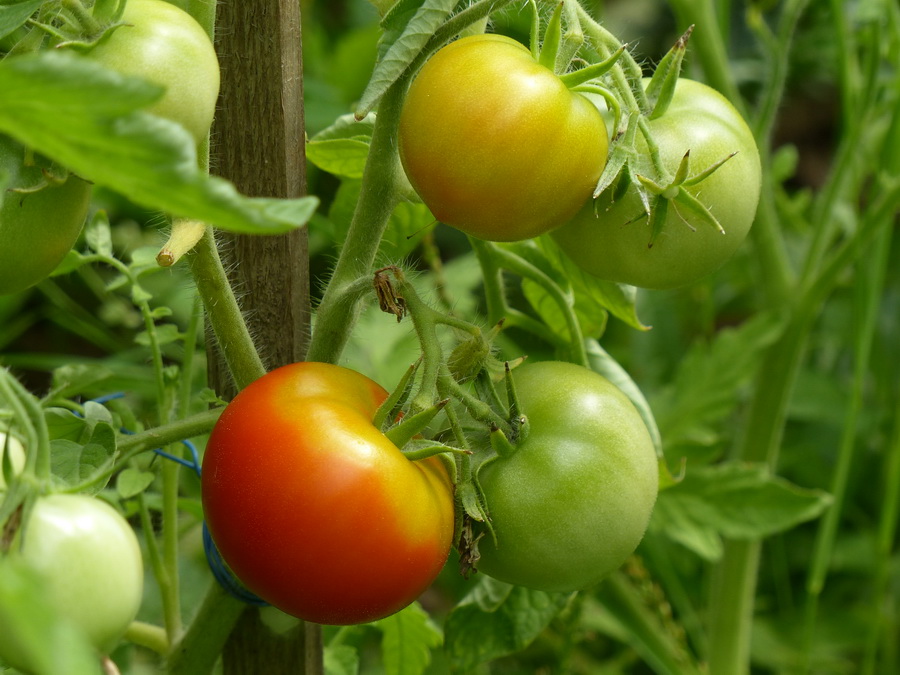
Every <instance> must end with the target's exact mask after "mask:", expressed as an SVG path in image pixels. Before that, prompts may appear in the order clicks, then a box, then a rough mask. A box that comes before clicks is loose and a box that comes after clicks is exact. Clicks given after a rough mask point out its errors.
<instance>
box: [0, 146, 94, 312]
mask: <svg viewBox="0 0 900 675" xmlns="http://www.w3.org/2000/svg"><path fill="white" fill-rule="evenodd" d="M25 156H26V153H25V149H24V148H23V147H22V146H21V145H19V144H18V143H16V142H15V141H13V140H12V139H11V138H9V137H7V136H2V135H0V176H2V175H3V174H4V173H5V174H7V175H8V178H9V183H8V184H7V190H6V192H4V193H3V195H2V199H3V203H2V205H0V295H8V294H10V293H17V292H19V291H21V290H24V289H26V288H28V287H29V286H33V285H34V284H36V283H38V282H39V281H42V280H43V279H45V278H46V277H47V276H48V275H49V274H50V273H51V272H52V271H53V270H54V269H55V268H56V266H57V265H58V264H59V263H60V262H61V261H62V259H63V258H64V257H65V256H66V253H68V252H69V250H70V249H71V248H72V246H73V245H74V244H75V241H76V240H77V239H78V235H79V234H80V233H81V227H82V225H84V219H85V217H86V216H87V212H88V207H89V206H90V203H91V186H90V184H88V183H86V182H85V181H83V180H81V179H80V178H78V177H76V176H69V177H68V178H67V179H66V180H65V182H64V183H61V184H57V183H53V182H52V179H51V181H49V182H48V180H47V179H46V178H45V176H44V173H43V172H44V170H46V169H47V168H48V165H47V163H46V162H42V161H41V160H39V159H36V160H35V162H34V164H33V165H32V166H25V163H24V160H25ZM42 184H45V187H40V186H41V185H42ZM12 188H20V189H26V190H32V189H34V190H35V191H29V192H14V191H12V190H11V189H12ZM36 188H39V189H36Z"/></svg>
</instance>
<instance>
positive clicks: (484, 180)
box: [399, 34, 607, 241]
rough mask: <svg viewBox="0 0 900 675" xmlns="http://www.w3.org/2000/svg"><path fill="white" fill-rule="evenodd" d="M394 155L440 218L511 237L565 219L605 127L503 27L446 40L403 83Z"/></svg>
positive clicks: (596, 157) (587, 181)
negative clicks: (407, 83) (405, 84)
mask: <svg viewBox="0 0 900 675" xmlns="http://www.w3.org/2000/svg"><path fill="white" fill-rule="evenodd" d="M399 149H400V158H401V160H402V163H403V167H404V168H405V170H406V174H407V176H408V177H409V180H410V182H411V183H412V185H413V187H414V188H415V190H416V192H417V193H418V194H419V196H420V197H421V198H422V201H424V202H425V204H426V205H427V206H428V207H429V209H431V212H432V213H433V214H434V217H435V218H437V219H438V220H439V221H440V222H442V223H446V224H447V225H452V226H453V227H456V228H458V229H460V230H462V231H463V232H467V233H468V234H471V235H473V236H475V237H478V238H480V239H486V240H490V241H517V240H521V239H527V238H529V237H534V236H537V235H539V234H542V233H544V232H547V231H548V230H551V229H553V228H555V227H557V226H559V225H561V224H563V223H564V222H566V221H567V220H568V219H569V218H571V217H572V216H573V215H574V214H575V213H576V212H577V211H578V209H579V207H580V206H581V205H582V204H583V203H584V201H585V199H587V198H588V197H589V196H590V194H591V191H592V190H593V189H594V186H595V185H596V183H597V180H598V178H599V177H600V173H601V171H602V170H603V167H604V165H605V163H606V153H607V134H606V126H605V123H604V122H603V119H602V117H601V116H600V113H599V112H598V111H597V109H596V108H595V107H594V106H593V105H592V104H591V103H590V102H589V101H588V100H587V99H586V98H584V97H583V96H581V95H580V94H578V93H576V92H572V91H570V90H569V89H568V88H567V87H566V85H565V84H563V82H562V81H561V80H560V79H559V78H558V77H557V76H556V75H555V74H554V73H553V71H551V70H549V69H548V68H546V67H544V66H543V65H541V64H540V63H538V62H537V61H535V59H534V58H532V55H531V52H530V51H529V50H528V49H526V48H525V47H524V46H523V45H522V44H520V43H518V42H516V41H515V40H512V39H510V38H508V37H504V36H501V35H493V34H487V35H475V36H469V37H465V38H461V39H459V40H457V41H456V42H452V43H450V44H449V45H447V46H446V47H444V48H443V49H441V50H440V51H439V52H437V53H436V54H435V55H434V56H432V57H431V59H430V60H429V61H428V62H427V63H426V64H425V65H424V66H423V67H422V69H421V70H420V71H419V73H418V75H417V76H416V78H415V80H414V81H413V83H412V85H411V86H410V89H409V93H408V94H407V97H406V102H405V104H404V106H403V111H402V113H401V115H400V129H399Z"/></svg>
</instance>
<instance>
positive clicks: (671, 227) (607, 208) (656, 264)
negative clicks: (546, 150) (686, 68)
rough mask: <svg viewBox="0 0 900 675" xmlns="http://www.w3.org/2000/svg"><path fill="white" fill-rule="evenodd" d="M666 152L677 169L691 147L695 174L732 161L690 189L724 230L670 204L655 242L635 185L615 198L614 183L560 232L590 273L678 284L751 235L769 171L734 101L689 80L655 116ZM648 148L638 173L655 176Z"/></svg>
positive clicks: (647, 284) (646, 284)
mask: <svg viewBox="0 0 900 675" xmlns="http://www.w3.org/2000/svg"><path fill="white" fill-rule="evenodd" d="M648 124H649V127H650V130H651V131H652V133H653V138H654V140H655V141H656V142H657V144H658V145H659V153H660V158H661V159H662V163H663V165H664V166H665V167H666V168H667V170H668V171H669V172H670V173H671V174H672V175H674V174H675V172H676V170H677V169H678V166H679V164H680V162H681V160H682V158H683V157H684V155H685V153H686V152H688V151H690V167H691V173H692V174H696V173H700V172H702V171H704V170H706V169H707V168H708V167H710V166H712V165H714V164H716V163H717V162H720V161H721V160H724V159H726V158H727V157H729V155H732V153H736V154H734V156H733V157H731V158H730V159H727V160H726V161H725V163H724V164H722V165H721V166H720V167H719V168H718V169H717V170H716V171H715V172H714V173H713V174H712V175H710V176H708V177H707V178H705V179H704V180H702V181H701V182H699V183H697V184H696V185H692V186H688V187H685V188H684V189H685V190H686V191H687V192H688V193H689V194H690V195H692V196H693V197H696V198H697V199H698V200H699V201H700V202H701V203H702V204H703V205H704V206H705V207H706V208H707V209H708V210H709V212H710V213H711V214H712V215H713V216H715V218H716V219H717V220H718V221H719V223H720V224H721V225H722V228H723V229H724V231H725V232H724V234H722V233H721V232H719V231H718V230H716V229H715V227H713V226H711V225H710V224H708V223H705V222H703V221H702V220H701V219H700V218H699V217H698V216H697V215H696V214H695V213H693V212H691V211H689V210H687V209H685V207H683V206H682V205H680V204H678V203H676V202H671V201H670V202H669V203H668V206H667V209H668V210H667V212H666V219H665V222H664V225H663V227H662V230H661V231H660V232H659V234H658V236H657V237H656V239H655V240H654V241H653V245H652V246H650V243H651V238H652V237H651V228H650V223H649V221H648V219H647V218H646V217H644V216H643V215H642V214H643V206H642V205H641V201H640V197H639V196H638V192H637V189H636V188H635V186H634V185H630V186H629V187H628V189H627V191H626V192H625V194H624V196H621V197H619V198H617V199H616V198H615V194H614V193H615V189H614V188H612V189H608V190H606V191H605V192H604V193H603V194H601V195H600V197H599V198H598V199H597V200H596V202H594V201H593V200H588V201H587V202H585V204H584V206H583V207H582V209H581V211H580V212H579V213H578V214H577V215H576V216H575V217H574V218H573V219H572V220H571V222H569V223H567V224H566V225H565V226H563V227H561V228H559V229H558V230H556V231H554V232H553V234H552V236H553V238H554V239H555V240H556V243H557V244H559V246H560V248H561V249H562V250H563V251H564V252H565V253H566V255H568V256H569V258H571V259H572V260H573V261H574V262H575V263H576V264H577V265H578V266H579V267H581V268H582V269H584V270H585V271H586V272H588V273H590V274H592V275H594V276H597V277H599V278H601V279H606V280H609V281H617V282H620V283H626V284H631V285H633V286H639V287H642V288H656V289H665V288H676V287H679V286H684V285H686V284H690V283H692V282H694V281H696V280H698V279H700V278H702V277H704V276H706V275H707V274H710V273H711V272H713V271H714V270H716V269H717V268H719V267H720V266H721V265H722V264H723V263H725V261H727V260H728V259H729V258H730V257H731V256H732V254H734V252H735V251H736V250H737V248H738V246H740V245H741V242H743V241H744V239H745V238H746V236H747V232H748V231H749V230H750V226H751V225H752V224H753V219H754V217H755V215H756V206H757V203H758V201H759V192H760V183H761V170H760V160H759V151H758V149H757V147H756V142H755V140H754V138H753V132H752V131H751V130H750V128H749V127H748V126H747V123H746V122H745V121H744V119H743V118H742V117H741V115H740V114H739V113H738V112H737V110H735V109H734V106H732V105H731V103H729V102H728V100H727V99H726V98H725V97H724V96H722V95H721V94H719V93H718V92H717V91H715V90H714V89H711V88H710V87H708V86H706V85H705V84H701V83H700V82H695V81H693V80H688V79H685V78H681V79H679V80H678V84H677V86H676V88H675V96H674V98H673V100H672V102H671V104H670V106H669V108H668V110H667V111H666V113H665V114H664V115H662V116H661V117H659V118H657V119H654V120H650V121H649V122H648ZM638 149H639V150H640V151H642V152H643V153H644V154H643V156H642V157H641V159H640V165H639V167H638V171H637V173H639V174H642V175H644V176H653V175H654V173H655V172H654V171H653V168H652V164H651V163H650V159H649V154H648V153H647V148H646V145H645V144H644V142H643V137H641V138H640V139H639V142H638Z"/></svg>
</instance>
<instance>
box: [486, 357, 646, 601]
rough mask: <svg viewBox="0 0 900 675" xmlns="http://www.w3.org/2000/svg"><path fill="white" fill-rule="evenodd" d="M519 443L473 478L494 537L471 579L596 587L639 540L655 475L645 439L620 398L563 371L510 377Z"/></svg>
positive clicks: (525, 371)
mask: <svg viewBox="0 0 900 675" xmlns="http://www.w3.org/2000/svg"><path fill="white" fill-rule="evenodd" d="M513 379H514V381H515V385H516V389H517V392H518V398H519V403H520V406H521V411H522V413H523V414H524V415H525V416H526V418H527V419H528V431H527V433H526V434H525V435H524V436H525V437H524V440H520V441H519V442H518V444H517V445H516V446H515V450H514V452H512V453H511V454H509V455H505V454H504V455H502V456H496V457H495V458H492V459H490V460H488V461H486V462H484V463H483V464H482V465H481V466H480V468H479V470H478V474H477V478H478V482H479V484H480V486H481V489H482V491H483V494H484V497H485V501H486V504H487V509H488V512H489V514H490V517H491V521H492V524H493V527H494V531H495V533H496V543H495V541H494V539H493V537H492V536H491V535H490V534H489V533H488V534H486V536H484V537H482V538H481V540H480V541H479V549H480V553H481V559H480V560H479V561H478V564H477V567H478V570H479V571H481V572H483V573H485V574H487V575H489V576H492V577H494V578H496V579H499V580H501V581H506V582H508V583H511V584H517V585H520V586H525V587H528V588H532V589H536V590H544V591H573V590H578V589H583V588H587V587H589V586H592V585H594V584H596V583H597V582H598V581H600V580H601V579H602V578H603V577H605V576H606V575H607V574H609V573H610V572H612V571H613V570H614V569H616V568H617V567H618V566H619V565H621V564H622V563H623V562H624V561H625V559H626V558H627V557H628V556H629V555H630V554H631V553H632V552H633V551H634V549H635V548H636V547H637V545H638V544H639V543H640V541H641V539H642V538H643V536H644V531H645V530H646V528H647V523H648V522H649V520H650V514H651V512H652V510H653V506H654V504H655V502H656V493H657V486H658V468H657V459H656V452H655V450H654V447H653V442H652V441H651V439H650V434H649V433H648V431H647V428H646V427H645V426H644V423H643V421H642V419H641V417H640V415H639V414H638V412H637V410H636V409H635V408H634V406H633V405H632V404H631V402H630V401H629V400H628V398H627V397H626V396H625V395H624V394H623V393H622V392H621V391H620V390H619V389H617V388H616V387H615V386H614V385H612V384H611V383H610V382H609V381H608V380H607V379H606V378H604V377H603V376H601V375H599V374H597V373H595V372H593V371H591V370H588V369H587V368H583V367H581V366H577V365H574V364H571V363H562V362H537V363H530V364H526V365H523V366H520V367H518V368H516V369H515V370H514V371H513Z"/></svg>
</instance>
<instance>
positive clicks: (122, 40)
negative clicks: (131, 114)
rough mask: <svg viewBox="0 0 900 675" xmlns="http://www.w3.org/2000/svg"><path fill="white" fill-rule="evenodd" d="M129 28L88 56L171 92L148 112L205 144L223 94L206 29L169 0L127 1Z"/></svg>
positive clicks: (124, 18) (125, 19) (125, 16)
mask: <svg viewBox="0 0 900 675" xmlns="http://www.w3.org/2000/svg"><path fill="white" fill-rule="evenodd" d="M121 20H122V21H123V22H124V23H125V24H127V25H124V26H121V27H119V28H116V29H115V30H114V31H113V32H112V33H111V34H110V35H107V36H106V37H104V38H103V39H102V40H101V41H100V43H99V44H98V45H97V46H96V47H94V48H92V49H91V50H90V52H88V58H90V59H92V60H94V61H97V62H98V63H101V64H103V65H104V66H106V67H108V68H111V69H112V70H116V71H119V72H120V73H124V74H125V75H134V76H136V77H141V78H144V79H146V80H149V81H150V82H153V83H155V84H158V85H161V86H163V87H165V88H166V92H165V93H164V94H163V96H162V98H160V99H159V100H158V101H156V103H154V104H152V105H151V106H149V107H148V108H147V109H146V110H147V111H148V112H151V113H153V114H155V115H158V116H160V117H164V118H166V119H169V120H172V121H174V122H178V123H179V124H181V125H182V126H183V127H184V128H185V129H187V130H188V131H189V132H191V135H193V137H194V138H195V139H196V140H197V142H198V143H199V142H201V141H202V140H204V139H205V138H206V135H207V133H208V132H209V128H210V126H211V125H212V121H213V115H214V113H215V110H216V100H217V98H218V96H219V61H218V58H217V57H216V52H215V49H214V48H213V45H212V42H211V41H210V39H209V36H207V34H206V31H204V30H203V28H202V27H201V26H200V24H199V23H197V21H196V20H195V19H194V18H193V17H192V16H191V15H190V14H188V13H187V12H185V11H184V10H182V9H180V8H178V7H176V6H175V5H173V4H170V3H168V2H165V0H128V4H127V5H126V6H125V12H124V13H123V14H122V19H121Z"/></svg>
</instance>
